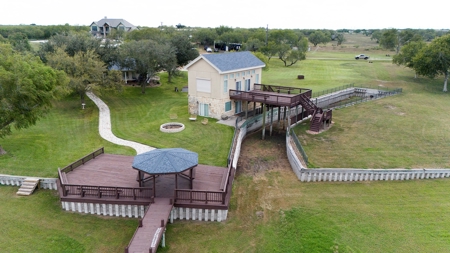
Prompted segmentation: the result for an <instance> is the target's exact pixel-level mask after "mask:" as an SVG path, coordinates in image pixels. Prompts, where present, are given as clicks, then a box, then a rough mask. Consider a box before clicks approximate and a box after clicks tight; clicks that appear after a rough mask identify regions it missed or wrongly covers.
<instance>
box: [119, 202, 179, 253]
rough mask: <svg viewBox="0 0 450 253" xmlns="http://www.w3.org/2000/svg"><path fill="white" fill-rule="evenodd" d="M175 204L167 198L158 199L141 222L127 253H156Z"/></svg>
mask: <svg viewBox="0 0 450 253" xmlns="http://www.w3.org/2000/svg"><path fill="white" fill-rule="evenodd" d="M172 207H173V202H172V200H171V199H167V198H156V199H155V203H153V204H151V205H150V208H149V209H148V210H147V212H146V213H145V216H144V218H143V219H142V220H141V221H140V222H139V227H138V228H137V229H136V232H135V233H134V235H133V238H131V241H130V243H129V245H128V247H127V248H126V249H125V252H129V253H137V252H156V250H157V249H158V246H159V243H160V242H161V239H162V237H163V234H164V232H165V229H166V225H167V222H168V220H169V215H170V211H171V210H172Z"/></svg>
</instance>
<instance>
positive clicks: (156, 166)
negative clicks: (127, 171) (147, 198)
mask: <svg viewBox="0 0 450 253" xmlns="http://www.w3.org/2000/svg"><path fill="white" fill-rule="evenodd" d="M197 165H198V154H197V153H195V152H192V151H189V150H186V149H182V148H166V149H155V150H152V151H148V152H145V153H142V154H139V155H137V156H135V157H134V160H133V165H132V167H133V169H136V170H138V177H137V181H138V182H139V187H143V186H144V183H145V182H146V181H149V180H153V197H156V177H158V176H160V175H168V174H175V189H176V188H177V187H178V176H181V177H184V178H187V179H188V180H189V186H190V189H192V181H193V179H194V168H195V167H196V166H197ZM188 170H189V173H185V172H186V171H188ZM145 174H147V175H149V176H148V177H145Z"/></svg>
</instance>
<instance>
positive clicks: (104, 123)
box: [86, 92, 155, 154]
mask: <svg viewBox="0 0 450 253" xmlns="http://www.w3.org/2000/svg"><path fill="white" fill-rule="evenodd" d="M86 95H87V96H88V97H89V98H90V99H91V100H92V101H94V103H95V104H96V105H97V107H98V109H99V111H100V118H99V120H98V131H99V133H100V136H101V137H102V138H103V139H105V140H107V141H109V142H112V143H114V144H117V145H122V146H127V147H131V148H134V149H135V150H136V153H137V154H141V153H144V152H147V151H151V150H153V149H155V148H154V147H150V146H147V145H144V144H141V143H137V142H134V141H127V140H124V139H120V138H118V137H116V136H115V135H114V134H113V133H112V131H111V116H110V112H109V108H108V106H107V105H106V104H105V103H104V102H103V101H102V100H101V99H100V98H98V97H97V96H96V95H95V94H94V93H92V92H86Z"/></svg>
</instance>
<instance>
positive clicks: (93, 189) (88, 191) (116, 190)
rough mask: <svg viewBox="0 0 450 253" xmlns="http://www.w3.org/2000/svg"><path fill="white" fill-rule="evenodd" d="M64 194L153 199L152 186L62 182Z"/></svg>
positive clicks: (65, 195)
mask: <svg viewBox="0 0 450 253" xmlns="http://www.w3.org/2000/svg"><path fill="white" fill-rule="evenodd" d="M61 187H62V191H63V196H64V197H67V196H81V197H82V198H84V197H97V198H114V199H133V200H136V199H151V198H152V196H153V190H152V188H144V187H140V188H130V187H112V186H92V185H73V184H62V185H61Z"/></svg>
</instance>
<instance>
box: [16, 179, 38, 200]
mask: <svg viewBox="0 0 450 253" xmlns="http://www.w3.org/2000/svg"><path fill="white" fill-rule="evenodd" d="M38 185H39V178H25V179H24V180H23V182H22V185H21V186H20V188H19V191H17V193H16V194H17V195H22V196H28V195H31V194H32V193H33V192H34V190H35V189H36V188H37V187H38Z"/></svg>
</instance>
